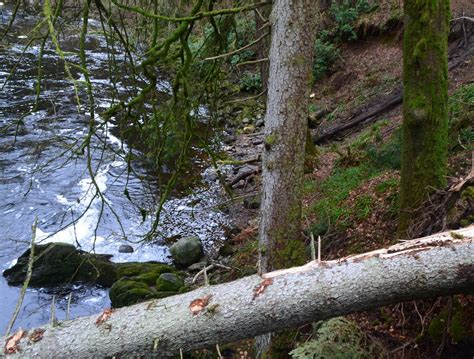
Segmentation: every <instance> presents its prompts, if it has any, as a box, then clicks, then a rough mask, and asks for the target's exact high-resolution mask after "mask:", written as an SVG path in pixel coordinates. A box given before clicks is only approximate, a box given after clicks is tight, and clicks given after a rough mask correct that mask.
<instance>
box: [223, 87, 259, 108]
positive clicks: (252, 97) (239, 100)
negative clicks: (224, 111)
mask: <svg viewBox="0 0 474 359" xmlns="http://www.w3.org/2000/svg"><path fill="white" fill-rule="evenodd" d="M265 92H267V89H265V90H263V91H262V92H260V93H259V94H256V95H255V96H249V97H244V98H239V99H237V100H232V101H227V102H226V103H225V104H226V105H229V104H232V103H238V102H245V101H249V100H255V99H257V98H259V97H261V96H263V95H264V94H265Z"/></svg>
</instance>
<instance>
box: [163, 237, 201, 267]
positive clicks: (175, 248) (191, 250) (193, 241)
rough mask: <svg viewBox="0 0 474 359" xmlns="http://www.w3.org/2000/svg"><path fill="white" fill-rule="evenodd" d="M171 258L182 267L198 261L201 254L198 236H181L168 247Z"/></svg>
mask: <svg viewBox="0 0 474 359" xmlns="http://www.w3.org/2000/svg"><path fill="white" fill-rule="evenodd" d="M170 252H171V256H172V257H173V260H174V261H175V262H176V263H178V264H179V265H182V266H184V267H188V266H189V265H191V264H193V263H197V262H199V260H200V259H201V257H202V256H203V251H202V244H201V240H200V239H199V237H195V236H191V237H183V238H181V239H179V240H178V242H176V243H175V244H173V245H172V246H171V248H170Z"/></svg>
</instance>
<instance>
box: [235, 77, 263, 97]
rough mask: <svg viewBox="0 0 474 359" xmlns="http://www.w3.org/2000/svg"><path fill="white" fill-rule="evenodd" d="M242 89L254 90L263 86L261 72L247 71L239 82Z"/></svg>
mask: <svg viewBox="0 0 474 359" xmlns="http://www.w3.org/2000/svg"><path fill="white" fill-rule="evenodd" d="M239 85H240V89H241V90H242V91H247V92H253V91H258V90H260V89H261V88H262V79H261V77H260V73H251V72H246V73H244V75H243V76H242V78H241V79H240V82H239Z"/></svg>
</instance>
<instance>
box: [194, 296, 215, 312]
mask: <svg viewBox="0 0 474 359" xmlns="http://www.w3.org/2000/svg"><path fill="white" fill-rule="evenodd" d="M211 298H212V294H208V295H206V296H204V297H202V298H198V299H194V300H193V301H192V302H191V304H189V310H190V311H191V313H193V315H194V316H196V315H198V314H199V313H201V312H202V310H203V309H204V308H206V306H207V305H208V304H209V302H210V301H211Z"/></svg>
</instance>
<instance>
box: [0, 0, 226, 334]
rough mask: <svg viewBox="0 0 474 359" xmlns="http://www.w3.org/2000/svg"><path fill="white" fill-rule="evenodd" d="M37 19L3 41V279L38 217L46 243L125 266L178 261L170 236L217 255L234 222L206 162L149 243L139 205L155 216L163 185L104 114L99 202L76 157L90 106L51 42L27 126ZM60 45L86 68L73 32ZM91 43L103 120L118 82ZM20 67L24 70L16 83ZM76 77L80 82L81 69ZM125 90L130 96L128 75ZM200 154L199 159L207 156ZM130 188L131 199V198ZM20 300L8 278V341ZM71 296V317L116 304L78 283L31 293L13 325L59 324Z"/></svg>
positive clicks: (97, 164)
mask: <svg viewBox="0 0 474 359" xmlns="http://www.w3.org/2000/svg"><path fill="white" fill-rule="evenodd" d="M1 16H2V19H1V23H0V32H1V33H3V31H4V29H5V28H6V24H7V22H8V19H9V17H10V16H11V8H9V7H8V6H4V7H3V9H2V14H1ZM37 20H38V19H37V18H35V17H34V16H33V15H25V14H20V16H19V17H18V19H17V20H16V21H15V23H14V26H13V28H12V29H11V31H10V33H9V34H8V36H7V38H6V39H4V40H3V41H2V43H0V90H1V91H0V130H1V132H0V197H1V200H0V272H1V271H3V270H4V269H6V268H8V267H9V266H11V265H12V264H13V263H14V261H15V259H16V258H17V257H18V256H19V255H20V254H22V253H23V252H24V251H25V250H26V249H27V248H28V246H29V243H30V241H31V238H32V224H33V223H34V222H35V219H36V218H37V221H38V225H37V230H36V243H37V244H38V243H46V242H53V241H61V242H68V243H73V244H75V245H76V246H78V247H80V248H81V249H83V250H86V251H95V252H96V253H108V254H112V255H113V258H112V260H113V261H116V262H126V261H149V260H153V261H163V262H169V252H168V249H167V247H166V246H165V245H164V244H163V243H164V242H163V239H164V238H166V237H170V236H174V235H198V236H199V237H200V238H201V240H202V241H203V243H204V246H205V249H207V250H208V251H209V250H212V249H213V248H215V245H216V243H219V242H220V241H223V240H224V239H225V237H224V231H223V226H224V225H225V224H226V223H227V218H226V216H225V215H224V214H222V213H220V212H216V211H213V210H212V207H213V206H215V205H216V204H217V203H218V201H219V200H220V198H219V189H218V186H217V184H216V183H214V182H205V181H204V180H203V179H202V178H201V172H202V170H203V168H204V167H205V160H203V159H202V158H203V156H198V157H197V159H196V161H195V168H194V171H195V174H194V176H197V177H198V181H197V183H198V185H197V186H195V187H193V189H192V190H189V189H187V190H186V193H178V194H175V196H174V198H170V199H169V200H168V201H167V202H166V203H165V206H164V212H163V216H162V221H161V224H160V226H159V228H158V230H159V235H158V236H157V240H156V241H155V242H153V243H149V242H148V243H145V242H144V241H143V240H142V238H143V235H144V234H145V233H146V232H147V231H148V230H149V229H150V226H151V223H150V218H149V217H148V218H146V220H143V217H142V214H141V212H140V208H144V209H146V210H148V211H153V210H154V208H155V207H156V203H157V195H158V194H159V191H158V189H157V185H156V179H155V177H154V175H153V174H152V173H151V171H150V169H149V168H148V167H147V165H146V163H142V162H140V161H139V160H135V161H134V162H133V163H132V167H133V171H132V172H130V171H128V166H127V163H126V161H125V160H124V157H125V156H126V154H127V153H128V152H129V151H130V149H129V148H128V144H127V143H126V142H125V141H123V140H122V139H121V138H120V136H119V134H118V132H119V131H117V128H116V124H114V123H113V122H109V123H105V122H104V121H103V119H101V118H100V116H96V118H95V121H96V123H97V124H99V125H102V126H101V128H100V130H99V131H98V132H97V134H96V135H95V136H93V137H92V142H91V153H92V154H91V159H92V161H91V167H92V169H93V172H94V173H95V175H94V179H95V182H96V184H97V186H98V187H99V189H100V191H101V192H102V194H103V199H100V198H98V196H97V188H96V187H95V186H93V185H92V181H91V176H90V175H89V172H88V170H87V158H86V156H84V155H82V154H80V153H79V154H78V153H75V152H74V151H71V150H70V149H71V148H75V146H76V147H77V145H78V144H80V141H82V140H83V139H84V137H85V136H86V135H87V131H88V121H89V119H88V118H87V116H86V115H85V113H84V112H85V111H84V110H83V108H84V106H83V107H80V106H78V105H77V103H76V100H75V96H74V87H73V85H72V82H71V81H70V80H68V79H65V75H64V66H63V63H62V62H61V61H60V59H59V58H58V56H57V54H56V52H55V51H54V49H53V46H52V45H51V44H48V45H47V46H46V51H45V55H44V59H43V66H42V69H43V80H42V91H41V98H40V101H39V106H38V107H37V108H36V110H35V111H33V112H32V113H30V114H28V115H26V116H25V117H24V118H23V121H22V123H20V124H19V123H18V119H19V118H20V117H21V116H23V115H24V114H27V113H28V112H29V111H31V109H33V105H34V102H35V91H34V88H35V84H36V75H37V62H38V53H39V48H40V47H39V44H38V43H34V44H32V45H31V46H30V47H28V48H27V49H26V50H25V44H26V43H27V41H28V39H27V37H28V34H29V31H30V30H31V29H32V27H33V26H34V24H35V23H36V21H37ZM77 25H80V24H77ZM91 26H92V28H93V29H94V27H95V29H96V30H98V29H100V26H99V24H97V23H94V22H92V23H91ZM95 33H98V31H97V32H95ZM60 41H61V47H62V48H63V49H65V50H67V51H68V52H70V53H71V54H68V55H67V56H68V59H69V60H70V61H72V62H76V63H77V62H78V56H77V55H74V52H76V53H77V51H78V48H77V46H78V45H77V44H78V37H77V36H74V35H71V34H69V35H67V36H65V37H64V38H62V39H60ZM86 45H87V46H86V47H87V62H88V67H89V70H90V72H91V82H92V83H93V85H94V95H95V100H96V110H97V113H100V112H101V111H103V110H105V109H107V108H108V107H109V106H110V104H111V100H110V89H111V82H110V81H109V78H108V72H107V71H105V70H104V69H106V68H107V66H108V52H107V48H106V42H105V40H104V39H103V38H101V37H100V35H94V36H89V37H88V38H87V42H86ZM109 54H110V52H109ZM115 56H116V58H117V59H118V61H119V62H120V61H121V60H123V53H121V52H120V51H117V52H116V53H115ZM13 68H15V72H14V74H13V76H12V78H11V79H9V80H8V81H7V78H8V77H9V74H10V72H11V71H12V69H13ZM73 77H74V78H75V79H78V80H80V79H81V75H80V74H78V73H77V72H74V71H73ZM117 86H118V88H119V90H123V92H126V90H127V78H126V76H125V77H124V78H122V79H120V81H119V82H118V83H117ZM159 86H160V88H161V89H162V90H163V91H164V92H167V91H169V88H170V85H169V83H167V82H166V81H165V80H163V81H161V82H160V84H159ZM203 112H204V111H203ZM203 121H204V120H203ZM195 152H196V153H199V149H198V148H196V149H195ZM134 154H135V156H134V158H139V157H140V155H141V154H140V153H139V152H137V151H134ZM199 158H200V159H199ZM168 170H169V169H168ZM196 174H197V175H196ZM189 175H190V176H191V175H193V174H189ZM125 188H126V189H127V190H128V193H129V197H130V198H131V199H132V201H130V200H129V199H127V198H126V196H124V190H125ZM111 209H113V211H112V210H111ZM122 244H129V245H131V246H132V247H133V248H134V252H133V253H131V254H125V253H119V252H118V248H119V246H120V245H122ZM19 293H20V289H19V288H17V287H10V286H8V284H7V283H6V281H5V279H4V278H3V277H2V276H0V335H2V334H3V333H4V332H5V329H6V327H7V325H8V322H9V320H10V318H11V316H12V314H13V312H14V308H15V306H16V303H17V301H18V298H19ZM69 296H71V307H70V317H71V318H74V317H77V316H84V315H90V314H93V313H99V312H100V311H102V310H103V309H104V308H106V307H108V306H109V305H110V302H109V299H108V293H107V290H106V289H104V288H100V287H94V286H86V285H81V284H78V285H74V286H68V287H64V288H53V289H45V288H39V289H38V288H37V289H28V290H27V293H26V296H25V299H24V303H23V306H22V308H21V310H20V313H19V316H18V319H17V321H16V324H15V327H14V328H18V327H22V328H29V327H32V326H36V325H39V324H43V323H46V322H48V321H50V319H51V311H52V307H53V306H54V311H55V315H56V317H57V318H58V319H59V320H63V319H65V316H66V306H67V302H68V299H69Z"/></svg>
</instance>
